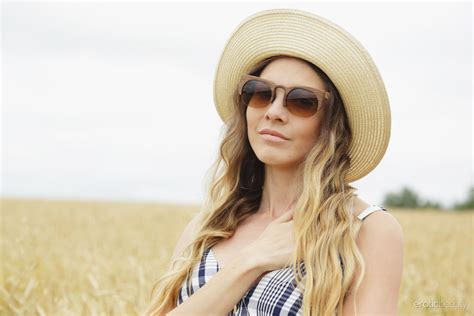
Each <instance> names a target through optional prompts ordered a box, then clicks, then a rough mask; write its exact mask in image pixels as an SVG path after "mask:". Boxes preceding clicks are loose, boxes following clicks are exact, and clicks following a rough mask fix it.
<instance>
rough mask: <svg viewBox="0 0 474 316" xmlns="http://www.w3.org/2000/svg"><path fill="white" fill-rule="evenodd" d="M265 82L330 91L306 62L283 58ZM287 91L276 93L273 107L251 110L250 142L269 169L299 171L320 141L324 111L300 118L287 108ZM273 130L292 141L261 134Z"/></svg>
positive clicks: (268, 71)
mask: <svg viewBox="0 0 474 316" xmlns="http://www.w3.org/2000/svg"><path fill="white" fill-rule="evenodd" d="M260 77H261V78H265V79H268V80H271V81H273V82H274V83H275V84H277V85H283V86H309V87H313V88H317V89H322V90H326V91H327V87H326V86H325V84H324V81H323V80H322V78H321V77H320V76H319V75H318V74H317V73H316V72H315V71H314V70H313V69H312V68H311V67H310V66H309V65H308V64H306V63H305V62H304V61H301V60H298V59H295V58H290V57H281V58H278V59H275V60H273V61H272V62H271V63H269V64H268V65H267V66H266V67H265V69H264V70H263V71H262V72H261V74H260ZM283 97H284V91H283V89H279V88H277V89H276V97H275V99H274V100H273V103H271V104H269V105H267V106H266V107H264V108H252V107H247V111H246V117H247V132H248V136H249V142H250V145H251V146H252V149H253V150H254V152H255V154H256V156H257V157H258V159H259V160H260V161H262V162H263V163H265V164H268V165H278V166H282V167H295V166H297V165H299V164H300V163H301V162H303V161H304V158H305V155H306V154H307V153H308V152H309V151H310V150H311V148H312V147H313V146H314V144H315V142H316V141H317V139H318V136H319V132H320V125H321V119H322V117H323V116H324V115H323V113H324V107H319V109H318V111H317V112H316V114H314V115H313V116H311V117H298V116H295V115H294V114H292V113H290V112H289V111H288V109H287V108H286V107H284V106H283ZM265 128H268V129H272V130H274V131H277V132H279V133H281V134H283V135H284V136H285V137H286V138H288V140H284V141H279V142H278V141H274V140H271V139H269V137H268V135H265V136H264V135H262V134H260V133H259V132H260V131H261V130H262V129H265Z"/></svg>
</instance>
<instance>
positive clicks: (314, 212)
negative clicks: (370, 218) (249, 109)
mask: <svg viewBox="0 0 474 316" xmlns="http://www.w3.org/2000/svg"><path fill="white" fill-rule="evenodd" d="M285 56H286V55H277V56H272V57H270V58H267V59H265V60H263V61H261V62H260V63H258V64H257V65H255V66H254V67H253V69H252V70H251V71H250V72H249V74H252V75H256V76H259V75H260V73H261V72H262V71H263V69H264V68H265V67H266V66H267V65H268V64H269V63H270V62H271V61H273V60H274V59H276V58H279V57H285ZM288 57H293V56H288ZM293 58H297V57H293ZM301 60H303V61H305V62H306V63H308V65H310V66H311V67H312V68H313V69H314V71H316V73H317V74H318V75H319V76H320V77H321V78H322V79H323V80H324V81H325V83H326V86H327V88H328V89H329V92H330V93H331V100H330V102H329V106H328V107H327V108H326V111H324V118H323V119H322V122H321V130H320V134H319V137H318V139H317V141H316V142H315V144H314V146H313V147H312V149H311V150H310V151H309V152H308V153H307V155H306V157H305V160H304V161H303V162H302V163H301V164H300V166H299V167H298V172H299V173H301V176H302V179H303V181H302V184H301V190H300V192H301V194H300V195H299V196H298V199H297V201H296V204H295V211H294V215H293V225H294V226H293V227H294V229H295V241H296V242H295V250H294V253H293V256H292V258H291V260H290V261H289V262H291V267H292V272H293V276H294V280H295V281H296V286H297V287H298V289H300V290H301V291H302V293H303V301H302V311H303V314H304V315H311V316H313V315H342V307H343V302H344V299H345V298H346V296H347V295H348V294H349V293H350V292H352V290H355V293H357V290H358V288H359V286H360V283H361V282H362V279H363V277H364V274H365V265H364V260H363V257H362V254H361V252H360V250H359V248H358V246H357V244H356V241H355V240H356V237H357V234H358V232H359V230H360V226H361V221H360V220H358V219H357V218H356V217H355V215H354V214H353V213H352V208H351V207H350V205H351V201H352V202H353V198H354V196H355V195H356V194H354V191H355V190H356V189H355V187H352V186H351V185H349V184H348V183H347V182H346V181H345V177H346V175H347V174H348V171H349V167H350V157H349V156H348V150H349V144H350V142H351V139H352V134H351V129H350V125H349V121H348V119H347V114H346V111H345V109H344V104H343V102H342V99H341V97H340V94H339V92H338V90H337V89H336V87H335V85H334V84H333V83H332V81H331V80H330V79H329V77H328V76H327V75H326V74H325V73H324V72H323V71H322V70H321V69H320V68H319V67H317V66H316V65H314V64H312V63H310V62H308V61H306V60H304V59H301ZM233 96H234V104H233V105H234V111H235V115H233V116H232V117H231V118H230V119H229V121H228V122H226V124H225V125H224V126H223V128H224V137H223V140H222V142H221V143H220V146H219V155H218V157H217V158H216V160H215V161H214V163H213V164H212V166H211V168H210V169H209V170H208V173H207V176H206V177H207V182H206V192H207V197H206V200H205V201H204V204H203V206H202V208H201V210H200V212H199V213H200V214H199V215H200V221H199V223H198V225H197V232H196V236H195V238H194V240H193V241H192V242H191V243H190V244H189V245H188V246H187V247H186V248H185V249H184V251H183V253H182V254H180V255H181V256H180V257H178V258H177V259H176V260H175V262H173V263H172V267H171V269H170V271H167V273H165V274H164V275H163V276H162V277H161V278H160V279H159V280H158V281H157V282H156V284H155V286H154V287H153V289H152V291H151V292H152V293H151V303H150V305H149V306H148V309H147V311H146V312H145V313H146V315H161V314H162V313H163V311H164V310H165V308H166V306H176V304H175V303H176V301H177V297H178V294H179V290H180V287H181V286H182V285H183V282H185V281H186V280H187V282H186V284H187V286H190V278H189V276H190V275H191V274H192V271H193V269H194V267H195V265H197V264H198V263H199V262H200V260H201V258H202V256H203V254H204V251H205V250H206V249H208V248H211V247H213V246H214V245H215V244H216V243H218V242H219V241H220V240H221V239H225V238H229V237H231V236H232V235H233V232H234V231H235V230H236V228H237V226H238V225H239V223H241V222H242V221H243V220H244V219H246V218H247V217H249V216H250V215H252V214H254V213H255V212H256V211H257V210H258V209H259V206H260V202H261V198H262V187H263V184H264V178H265V164H264V163H262V162H261V161H260V160H259V159H258V158H257V156H256V155H255V153H254V151H253V149H252V147H251V146H250V143H249V139H248V135H247V125H246V124H247V122H246V115H245V110H246V108H245V106H243V105H242V104H241V103H240V99H239V96H238V91H237V90H236V91H235V92H234V95H233ZM301 258H302V260H303V261H304V270H305V271H302V270H301V268H300V263H301V261H300V259H301ZM357 271H361V274H360V276H359V278H357V280H355V277H356V272H357ZM354 281H355V283H354ZM351 285H352V286H354V285H355V288H354V289H352V287H351ZM153 292H155V294H153ZM354 310H356V306H355V302H354Z"/></svg>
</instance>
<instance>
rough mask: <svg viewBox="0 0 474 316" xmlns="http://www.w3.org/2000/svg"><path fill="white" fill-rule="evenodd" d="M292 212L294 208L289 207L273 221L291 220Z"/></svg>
mask: <svg viewBox="0 0 474 316" xmlns="http://www.w3.org/2000/svg"><path fill="white" fill-rule="evenodd" d="M293 213H294V209H290V210H288V211H286V212H285V213H283V214H282V215H280V217H278V218H277V219H275V222H278V223H282V222H286V221H289V220H292V219H293Z"/></svg>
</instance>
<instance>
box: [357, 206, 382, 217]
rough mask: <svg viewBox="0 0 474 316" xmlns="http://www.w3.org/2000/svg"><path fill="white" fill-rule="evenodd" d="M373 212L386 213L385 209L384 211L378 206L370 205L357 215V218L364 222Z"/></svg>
mask: <svg viewBox="0 0 474 316" xmlns="http://www.w3.org/2000/svg"><path fill="white" fill-rule="evenodd" d="M375 211H386V209H384V208H383V207H381V206H378V205H371V206H369V207H368V208H366V209H365V210H363V211H362V212H361V213H360V214H359V215H357V217H358V218H359V219H360V220H364V218H365V217H367V216H368V215H369V214H371V213H373V212H375Z"/></svg>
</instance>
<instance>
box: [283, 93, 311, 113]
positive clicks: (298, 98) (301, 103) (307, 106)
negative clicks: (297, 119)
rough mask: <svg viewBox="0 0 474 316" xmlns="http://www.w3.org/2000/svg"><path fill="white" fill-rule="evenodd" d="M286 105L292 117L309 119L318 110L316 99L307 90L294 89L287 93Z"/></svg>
mask: <svg viewBox="0 0 474 316" xmlns="http://www.w3.org/2000/svg"><path fill="white" fill-rule="evenodd" d="M286 105H287V107H288V111H290V112H291V113H293V114H294V115H297V116H302V117H309V116H311V115H313V114H314V113H316V111H317V110H318V97H317V96H316V95H315V94H314V93H313V92H311V91H309V90H306V89H300V88H296V89H293V90H291V91H290V92H289V93H288V96H287V99H286Z"/></svg>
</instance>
